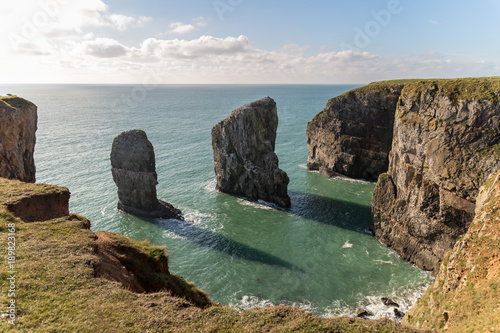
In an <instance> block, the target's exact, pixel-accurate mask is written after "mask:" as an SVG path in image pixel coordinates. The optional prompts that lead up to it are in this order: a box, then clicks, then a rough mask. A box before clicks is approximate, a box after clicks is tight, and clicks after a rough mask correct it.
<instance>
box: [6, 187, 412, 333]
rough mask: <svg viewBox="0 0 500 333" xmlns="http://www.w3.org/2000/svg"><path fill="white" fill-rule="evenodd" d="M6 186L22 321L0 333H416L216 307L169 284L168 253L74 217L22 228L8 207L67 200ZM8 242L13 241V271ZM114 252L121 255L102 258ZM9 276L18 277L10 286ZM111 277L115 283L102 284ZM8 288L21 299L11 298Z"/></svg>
mask: <svg viewBox="0 0 500 333" xmlns="http://www.w3.org/2000/svg"><path fill="white" fill-rule="evenodd" d="M1 184H2V185H1V186H0V234H1V238H0V239H1V241H0V254H1V258H2V259H1V261H0V262H1V265H2V269H1V270H0V272H1V273H0V280H1V284H2V285H1V289H2V292H1V293H0V304H2V312H3V313H6V310H7V307H6V305H7V304H10V302H11V301H12V300H13V301H14V304H15V315H16V316H15V320H14V323H15V325H14V326H13V325H11V324H10V323H9V320H10V319H11V318H10V317H9V316H8V315H3V316H2V319H0V332H6V331H14V332H16V331H18V332H171V331H176V332H262V331H271V332H290V331H297V332H318V331H321V332H417V330H414V329H411V328H407V327H403V326H401V325H397V324H395V323H393V322H390V321H388V320H382V321H377V322H375V321H368V320H357V319H352V318H336V319H321V318H317V317H314V316H313V315H311V314H309V313H307V312H305V311H302V310H300V309H298V308H295V307H289V306H277V307H268V308H264V309H252V310H248V311H243V312H242V313H240V312H238V311H236V310H234V309H231V308H228V307H224V306H219V305H212V304H210V303H207V301H208V298H206V295H205V294H204V293H203V292H201V291H200V290H198V289H197V288H195V287H194V285H193V284H192V283H188V282H186V281H184V280H183V279H182V278H180V277H177V276H175V275H170V273H169V272H168V267H167V266H166V263H167V261H166V259H167V255H166V254H165V252H164V249H163V248H159V247H155V246H151V245H149V244H147V243H145V242H137V241H133V240H130V239H128V238H126V237H124V236H121V235H117V234H112V233H106V232H98V233H93V232H92V231H90V230H89V229H88V228H89V226H90V223H89V221H88V220H87V219H85V218H84V217H81V216H77V215H70V216H64V217H59V218H55V219H52V220H49V221H43V222H32V223H27V222H23V221H22V220H20V219H19V218H16V217H14V216H12V214H11V213H10V212H9V211H8V210H7V206H6V205H5V203H6V202H12V201H16V200H15V197H16V196H23V197H30V196H39V195H41V194H50V193H51V192H54V191H55V192H58V191H63V192H64V191H65V189H64V188H62V189H61V188H58V187H55V186H47V185H40V184H36V185H35V184H25V183H21V182H18V181H7V180H4V179H2V180H1ZM13 225H15V228H12V226H13ZM14 229H15V230H14ZM13 231H15V232H13ZM9 234H10V235H13V237H14V239H15V250H14V252H15V262H14V266H13V267H12V268H9V267H8V260H9V257H12V256H11V255H12V253H10V254H9V253H8V243H7V241H8V239H7V237H8V236H9ZM11 237H12V236H11ZM11 240H12V239H11ZM109 251H111V252H113V251H114V252H115V253H114V254H112V255H111V256H108V257H106V256H103V255H102V253H101V254H100V252H107V253H108V254H110V252H109ZM10 259H12V258H10ZM108 259H110V260H111V261H113V260H118V261H119V263H117V266H106V267H108V268H111V270H109V269H108V270H106V269H104V270H103V269H102V267H103V265H104V266H105V265H112V264H110V262H108V261H107V260H108ZM115 263H116V262H115ZM137 268H140V272H142V273H141V274H146V276H143V277H142V278H143V279H146V281H148V283H147V284H146V285H144V284H141V286H142V287H143V288H144V289H147V288H149V287H151V286H152V285H153V284H154V283H156V287H154V288H152V289H149V290H145V291H146V292H134V291H132V290H133V289H134V285H133V284H134V280H133V279H134V278H139V277H138V275H139V273H140V272H138V271H134V269H137ZM10 269H14V270H15V272H16V273H14V275H15V283H14V284H12V283H11V282H12V279H11V277H12V274H11V273H9V270H10ZM120 270H122V271H123V272H122V273H120V272H121V271H120ZM103 271H104V272H103ZM106 271H107V272H108V273H109V272H110V271H111V272H113V274H112V275H114V276H106V274H105V273H106ZM134 272H135V274H130V273H134ZM9 279H10V280H9ZM137 281H139V283H141V281H140V279H139V280H137ZM137 281H135V282H137ZM127 283H130V284H128V285H127ZM158 283H159V284H160V285H163V286H164V288H158ZM124 286H126V287H127V288H124ZM12 287H14V289H15V290H14V293H15V295H10V296H9V288H11V289H12ZM197 303H198V304H197ZM195 304H197V305H198V306H196V305H195Z"/></svg>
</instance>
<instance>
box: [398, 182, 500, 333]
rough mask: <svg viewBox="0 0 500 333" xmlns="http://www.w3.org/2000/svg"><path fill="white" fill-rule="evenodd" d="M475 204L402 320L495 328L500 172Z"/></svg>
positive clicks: (499, 324)
mask: <svg viewBox="0 0 500 333" xmlns="http://www.w3.org/2000/svg"><path fill="white" fill-rule="evenodd" d="M476 203H477V206H476V214H475V218H474V220H473V222H472V223H471V225H470V228H469V230H468V231H467V233H466V234H465V235H464V236H463V237H462V238H461V239H460V240H459V241H458V242H457V244H456V245H455V247H454V248H453V250H451V251H449V252H448V253H447V254H446V256H445V258H444V260H443V262H442V263H441V268H440V269H439V274H438V275H437V277H436V280H435V281H434V283H433V285H432V286H431V287H430V288H429V289H428V290H427V291H426V293H425V295H424V296H423V297H422V298H421V299H420V300H419V301H418V302H417V303H416V304H415V305H414V306H413V308H412V309H411V310H410V311H409V312H408V314H407V315H406V317H405V318H404V320H403V322H404V323H405V324H410V325H412V326H417V327H420V328H428V329H444V330H446V331H449V332H497V331H498V329H499V328H500V308H499V306H498V300H499V299H500V288H499V286H500V172H497V173H496V174H493V175H492V176H491V177H489V179H488V180H487V181H486V183H485V184H484V186H483V187H482V188H481V191H480V193H479V196H478V197H477V199H476Z"/></svg>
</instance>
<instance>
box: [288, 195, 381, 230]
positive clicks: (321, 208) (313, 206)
mask: <svg viewBox="0 0 500 333" xmlns="http://www.w3.org/2000/svg"><path fill="white" fill-rule="evenodd" d="M288 194H289V195H290V198H291V200H292V208H291V209H290V210H288V213H290V214H293V215H296V216H300V217H302V218H305V219H308V220H312V221H316V222H320V223H324V224H328V225H332V226H336V227H339V228H342V229H346V230H350V231H356V232H359V233H362V234H370V235H371V234H372V233H371V231H369V229H370V227H371V224H372V221H373V217H372V215H371V209H370V207H369V206H364V205H360V204H357V203H354V202H349V201H344V200H340V199H335V198H328V197H324V196H320V195H316V194H311V193H304V192H296V191H288Z"/></svg>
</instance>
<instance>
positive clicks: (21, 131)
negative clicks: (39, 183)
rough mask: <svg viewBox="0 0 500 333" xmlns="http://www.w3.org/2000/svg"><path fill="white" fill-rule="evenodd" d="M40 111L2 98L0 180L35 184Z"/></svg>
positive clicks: (0, 101)
mask: <svg viewBox="0 0 500 333" xmlns="http://www.w3.org/2000/svg"><path fill="white" fill-rule="evenodd" d="M37 119H38V118H37V107H36V105H35V104H33V103H31V102H29V101H27V100H24V99H22V98H19V97H16V96H7V97H1V96H0V177H4V178H10V179H19V180H21V181H24V182H30V183H34V182H35V171H36V170H35V161H34V159H33V152H34V150H35V142H36V137H35V132H36V130H37Z"/></svg>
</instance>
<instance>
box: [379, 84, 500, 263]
mask: <svg viewBox="0 0 500 333" xmlns="http://www.w3.org/2000/svg"><path fill="white" fill-rule="evenodd" d="M498 81H499V80H495V79H462V80H434V81H432V80H428V81H417V82H413V83H411V84H408V85H406V86H405V87H404V89H403V90H402V93H401V96H400V99H399V102H398V105H397V108H396V114H395V122H394V137H393V143H392V150H391V153H390V158H389V160H390V162H389V170H388V172H387V173H386V174H382V175H381V176H380V178H379V180H378V183H377V186H376V188H375V191H374V193H373V199H372V214H373V217H374V221H373V226H372V230H373V231H374V233H375V236H376V237H377V238H378V239H379V240H380V241H381V242H382V243H384V244H386V245H387V246H389V247H391V248H393V249H395V250H396V251H397V252H398V253H399V254H400V255H401V257H402V258H404V259H406V260H408V261H410V262H413V263H415V264H416V265H417V266H418V267H420V268H422V269H426V270H434V271H437V269H438V268H439V263H440V261H441V259H442V258H443V256H444V254H445V253H446V252H447V251H449V250H450V249H451V248H452V247H453V245H454V244H455V243H456V241H457V240H458V239H459V238H460V236H462V235H463V234H464V233H465V232H466V231H467V229H468V228H469V224H470V222H471V221H472V218H473V216H474V208H475V200H476V196H477V194H478V189H479V187H480V185H481V184H482V183H484V181H485V180H486V177H487V176H488V175H489V174H491V173H492V172H495V171H497V170H498V169H500V159H499V152H500V146H499V144H500V104H499V103H498V96H499V95H500V93H499V91H496V90H495V89H497V88H496V87H498Z"/></svg>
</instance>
